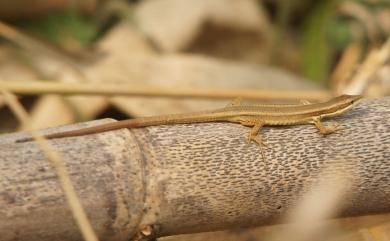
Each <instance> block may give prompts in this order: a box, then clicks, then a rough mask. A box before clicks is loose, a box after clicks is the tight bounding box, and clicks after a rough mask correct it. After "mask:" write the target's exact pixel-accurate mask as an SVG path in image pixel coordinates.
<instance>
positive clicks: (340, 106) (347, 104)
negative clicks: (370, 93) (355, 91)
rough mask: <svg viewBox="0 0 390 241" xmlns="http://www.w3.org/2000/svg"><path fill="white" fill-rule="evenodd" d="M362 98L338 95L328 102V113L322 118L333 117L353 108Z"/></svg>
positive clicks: (359, 96)
mask: <svg viewBox="0 0 390 241" xmlns="http://www.w3.org/2000/svg"><path fill="white" fill-rule="evenodd" d="M362 97H363V96H361V95H340V96H338V97H336V98H334V99H332V100H330V101H329V102H328V104H329V108H328V111H327V112H328V113H326V114H325V115H324V116H335V115H338V114H341V113H343V112H345V111H347V110H348V109H350V108H352V107H353V106H355V105H356V104H357V103H358V102H359V101H360V100H361V99H362Z"/></svg>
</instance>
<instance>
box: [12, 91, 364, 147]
mask: <svg viewBox="0 0 390 241" xmlns="http://www.w3.org/2000/svg"><path fill="white" fill-rule="evenodd" d="M361 98H362V96H360V95H342V96H339V97H336V98H334V99H331V100H329V101H327V102H324V103H318V104H310V103H308V102H305V103H304V104H302V105H254V106H249V105H241V103H240V101H238V100H236V101H234V102H232V103H231V104H230V105H229V106H227V107H225V108H220V109H216V110H210V111H202V112H194V113H188V114H173V115H163V116H153V117H143V118H137V119H129V120H123V121H118V122H114V123H108V124H102V125H98V126H94V127H89V128H84V129H80V130H74V131H65V132H60V133H54V134H49V135H44V137H45V138H47V139H54V138H64V137H72V136H82V135H89V134H95V133H100V132H105V131H111V130H117V129H121V128H138V127H146V126H154V125H173V124H191V123H203V122H233V123H240V124H241V125H244V126H252V127H253V128H252V130H251V132H250V134H249V137H248V141H249V142H251V141H254V142H256V143H258V144H260V145H264V144H263V142H262V140H261V138H260V136H259V135H258V133H259V131H260V129H261V128H262V127H263V126H265V125H270V126H275V125H297V124H314V125H315V126H316V127H317V128H318V130H319V131H320V133H321V134H323V135H326V134H330V133H332V132H334V131H336V130H337V127H336V126H330V127H325V126H323V125H322V123H321V119H322V118H324V117H333V116H337V115H340V114H342V113H344V112H345V111H347V110H348V109H350V108H351V107H352V106H354V105H355V104H356V103H357V102H358V101H359V100H360V99H361ZM31 140H32V138H25V139H20V140H17V141H16V142H26V141H31Z"/></svg>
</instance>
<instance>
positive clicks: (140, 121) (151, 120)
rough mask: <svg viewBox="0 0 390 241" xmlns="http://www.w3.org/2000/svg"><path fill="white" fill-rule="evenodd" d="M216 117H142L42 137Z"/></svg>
mask: <svg viewBox="0 0 390 241" xmlns="http://www.w3.org/2000/svg"><path fill="white" fill-rule="evenodd" d="M217 119H218V116H216V115H215V114H211V112H208V111H205V112H198V113H191V114H175V115H166V116H153V117H143V118H136V119H129V120H123V121H118V122H113V123H107V124H102V125H98V126H92V127H87V128H83V129H79V130H72V131H64V132H59V133H53V134H47V135H43V137H45V138H46V139H55V138H63V137H71V136H83V135H90V134H95V133H100V132H106V131H112V130H118V129H122V128H137V127H146V126H153V125H170V124H186V123H196V122H198V123H199V122H211V121H216V120H217ZM33 139H34V138H32V137H26V138H22V139H19V140H16V142H17V143H22V142H28V141H32V140H33Z"/></svg>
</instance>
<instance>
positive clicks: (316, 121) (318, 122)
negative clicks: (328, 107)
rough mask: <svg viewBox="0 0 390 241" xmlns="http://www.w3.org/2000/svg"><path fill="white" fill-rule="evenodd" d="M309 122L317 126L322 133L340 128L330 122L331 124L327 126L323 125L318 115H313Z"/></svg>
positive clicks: (325, 133)
mask: <svg viewBox="0 0 390 241" xmlns="http://www.w3.org/2000/svg"><path fill="white" fill-rule="evenodd" d="M311 123H312V124H314V125H315V126H316V127H317V129H318V130H319V131H320V133H321V134H322V135H328V134H331V133H333V132H335V131H337V130H340V129H341V128H340V127H338V126H337V125H336V124H332V125H331V126H328V127H326V126H324V125H323V124H322V122H321V119H320V118H318V117H314V118H313V120H312V122H311Z"/></svg>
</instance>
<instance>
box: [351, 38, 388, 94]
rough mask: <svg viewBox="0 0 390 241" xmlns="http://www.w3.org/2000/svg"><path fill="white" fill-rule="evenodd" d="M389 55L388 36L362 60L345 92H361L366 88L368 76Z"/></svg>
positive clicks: (372, 73)
mask: <svg viewBox="0 0 390 241" xmlns="http://www.w3.org/2000/svg"><path fill="white" fill-rule="evenodd" d="M389 57H390V38H389V39H388V40H387V41H386V42H385V43H384V44H383V45H382V47H381V48H380V49H378V50H372V51H371V52H370V53H369V54H368V56H367V58H366V59H365V60H364V62H363V64H362V66H361V67H360V69H359V71H358V72H357V73H356V75H355V76H354V77H353V78H352V80H351V81H350V83H349V85H348V86H347V87H346V88H345V91H344V92H345V93H347V94H361V93H363V91H364V90H365V89H366V86H367V84H368V82H369V80H370V78H371V77H372V76H373V75H374V74H375V73H376V72H377V71H378V70H379V69H380V68H381V67H382V66H383V65H384V64H385V62H386V61H387V60H388V59H389Z"/></svg>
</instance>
